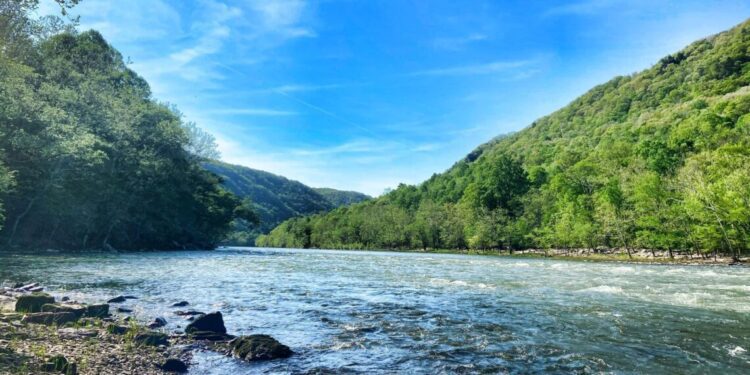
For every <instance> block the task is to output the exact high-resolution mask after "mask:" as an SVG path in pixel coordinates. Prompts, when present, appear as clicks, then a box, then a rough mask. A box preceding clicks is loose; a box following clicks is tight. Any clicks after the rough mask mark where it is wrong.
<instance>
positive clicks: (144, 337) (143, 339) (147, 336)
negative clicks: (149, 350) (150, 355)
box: [133, 332, 169, 346]
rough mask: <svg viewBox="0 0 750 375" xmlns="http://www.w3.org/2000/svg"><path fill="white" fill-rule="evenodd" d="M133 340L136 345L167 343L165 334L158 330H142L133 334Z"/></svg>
mask: <svg viewBox="0 0 750 375" xmlns="http://www.w3.org/2000/svg"><path fill="white" fill-rule="evenodd" d="M133 341H134V342H135V343H136V344H138V345H148V346H159V345H169V341H168V340H167V335H166V334H164V333H159V332H143V333H139V334H137V335H135V337H134V338H133Z"/></svg>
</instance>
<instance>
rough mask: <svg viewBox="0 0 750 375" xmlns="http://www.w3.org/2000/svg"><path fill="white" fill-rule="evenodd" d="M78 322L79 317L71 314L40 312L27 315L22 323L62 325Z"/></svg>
mask: <svg viewBox="0 0 750 375" xmlns="http://www.w3.org/2000/svg"><path fill="white" fill-rule="evenodd" d="M77 320H78V317H77V316H76V315H75V314H73V313H71V312H39V313H29V314H26V315H25V316H24V317H23V319H21V323H31V324H46V325H53V324H56V325H61V324H65V323H68V322H75V321H77Z"/></svg>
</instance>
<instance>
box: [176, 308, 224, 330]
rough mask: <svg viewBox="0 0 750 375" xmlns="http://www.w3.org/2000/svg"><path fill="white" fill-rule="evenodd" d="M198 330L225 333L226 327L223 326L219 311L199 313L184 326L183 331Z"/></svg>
mask: <svg viewBox="0 0 750 375" xmlns="http://www.w3.org/2000/svg"><path fill="white" fill-rule="evenodd" d="M200 331H203V332H214V333H221V334H225V333H227V328H226V327H225V326H224V318H223V317H222V316H221V312H218V311H217V312H212V313H209V314H206V315H201V316H200V317H198V318H196V319H195V320H194V321H192V322H191V323H190V324H188V326H187V327H185V333H193V332H200Z"/></svg>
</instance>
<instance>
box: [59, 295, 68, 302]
mask: <svg viewBox="0 0 750 375" xmlns="http://www.w3.org/2000/svg"><path fill="white" fill-rule="evenodd" d="M60 301H63V302H67V301H70V297H68V296H65V297H63V298H60Z"/></svg>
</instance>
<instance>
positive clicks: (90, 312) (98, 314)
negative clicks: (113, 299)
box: [84, 303, 109, 318]
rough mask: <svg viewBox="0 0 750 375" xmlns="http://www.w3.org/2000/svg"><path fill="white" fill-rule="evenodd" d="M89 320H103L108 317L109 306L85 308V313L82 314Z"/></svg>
mask: <svg viewBox="0 0 750 375" xmlns="http://www.w3.org/2000/svg"><path fill="white" fill-rule="evenodd" d="M84 315H85V316H87V317H90V318H105V317H108V316H109V304H106V303H103V304H100V305H88V306H86V313H85V314H84Z"/></svg>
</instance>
